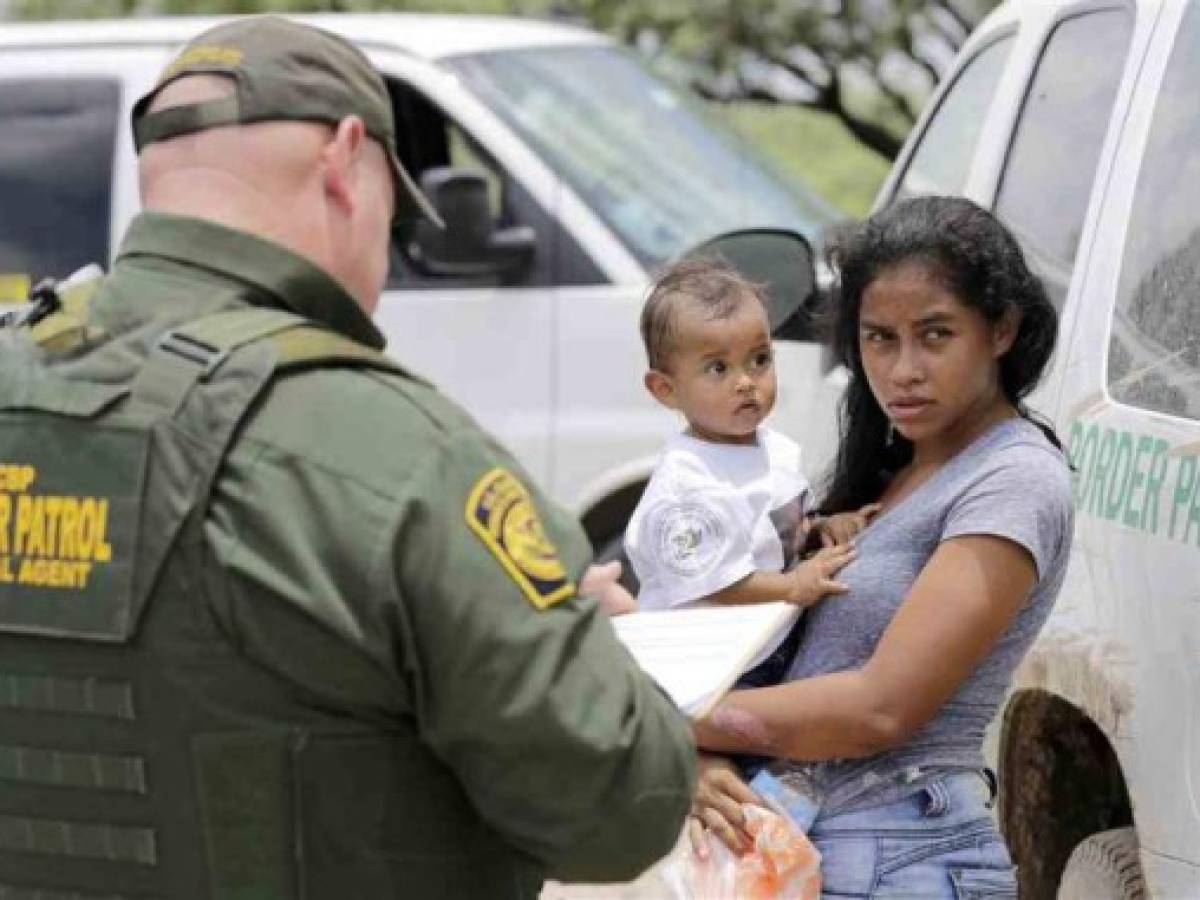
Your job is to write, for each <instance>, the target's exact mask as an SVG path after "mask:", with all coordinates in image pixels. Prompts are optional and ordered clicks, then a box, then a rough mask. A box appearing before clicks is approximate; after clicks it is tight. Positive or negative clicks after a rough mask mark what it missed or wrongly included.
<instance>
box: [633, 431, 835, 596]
mask: <svg viewBox="0 0 1200 900" xmlns="http://www.w3.org/2000/svg"><path fill="white" fill-rule="evenodd" d="M810 505H811V493H810V491H809V485H808V480H807V479H806V478H805V477H804V474H803V473H802V471H801V468H800V447H799V445H798V444H797V443H796V442H795V441H793V440H791V439H790V438H788V437H785V436H784V435H782V434H780V433H779V432H777V431H772V430H771V429H769V428H759V430H758V441H757V443H755V444H717V443H713V442H711V441H704V440H700V439H699V438H695V437H692V436H691V435H687V434H679V435H675V436H674V437H673V438H671V440H670V441H669V442H668V443H667V446H666V447H665V448H664V449H663V452H662V456H661V457H660V459H659V461H658V465H657V466H656V468H655V470H654V474H653V475H652V476H651V478H650V483H649V484H648V485H647V486H646V491H645V493H644V494H643V495H642V499H641V501H640V502H639V503H638V506H637V509H636V510H634V513H633V517H632V518H631V519H630V520H629V526H628V528H626V530H625V551H626V553H627V554H628V555H629V561H630V562H631V563H632V565H633V570H634V572H635V573H636V574H637V577H638V580H639V581H640V582H641V588H640V591H639V593H638V606H639V607H640V608H641V609H643V610H656V609H671V608H675V607H679V606H684V605H688V604H692V603H695V602H696V601H697V600H700V599H701V598H703V597H707V596H708V595H710V594H713V593H716V592H717V591H719V590H721V589H722V588H726V587H729V585H731V584H733V583H735V582H737V581H740V580H741V579H743V578H745V577H746V576H747V575H749V574H751V573H752V572H756V571H766V572H781V571H783V569H784V568H785V566H787V565H788V564H790V563H791V561H792V559H793V558H794V555H795V540H796V536H797V534H798V529H799V525H800V521H801V519H802V518H803V517H804V516H805V515H806V514H807V513H808V510H809V507H810Z"/></svg>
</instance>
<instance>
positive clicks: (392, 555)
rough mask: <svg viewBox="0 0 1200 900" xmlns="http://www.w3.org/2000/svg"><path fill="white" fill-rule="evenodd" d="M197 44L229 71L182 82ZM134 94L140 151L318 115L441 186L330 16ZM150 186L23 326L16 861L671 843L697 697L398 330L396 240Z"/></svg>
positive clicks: (2, 725)
mask: <svg viewBox="0 0 1200 900" xmlns="http://www.w3.org/2000/svg"><path fill="white" fill-rule="evenodd" d="M194 73H208V74H209V75H211V74H214V73H216V74H219V75H220V76H222V77H223V78H229V79H231V81H230V82H229V83H230V84H231V85H232V87H231V90H232V93H230V94H229V95H228V96H226V97H222V98H219V99H216V100H208V101H204V102H199V103H193V104H189V105H179V106H174V107H167V108H165V109H155V108H154V106H153V104H154V97H155V96H156V95H157V94H159V93H160V92H161V91H163V90H164V89H165V88H167V87H169V86H170V85H171V84H173V83H175V82H176V81H177V80H178V79H181V78H183V77H184V76H189V75H192V74H194ZM134 117H135V131H136V134H137V138H138V142H139V147H140V148H141V151H142V158H141V165H142V168H143V178H145V174H146V172H145V170H146V167H147V165H148V162H149V161H148V152H147V151H149V150H152V149H153V148H154V147H155V146H161V147H164V148H166V147H169V146H170V145H171V144H172V143H173V142H176V141H187V140H189V139H191V138H194V137H196V136H197V135H202V134H205V133H207V134H212V133H214V132H213V131H212V129H219V128H220V127H222V126H233V130H234V133H235V135H236V134H240V133H241V130H243V129H246V128H247V124H246V123H252V122H264V123H270V122H278V121H280V120H291V121H295V120H304V121H307V122H319V123H325V127H326V128H327V130H328V133H329V134H332V137H331V138H330V139H329V140H330V143H329V147H333V148H334V150H333V151H330V153H333V155H331V156H329V158H328V160H326V162H327V165H326V164H325V163H323V166H324V168H322V169H320V170H319V171H320V176H319V177H320V182H319V183H320V184H321V185H323V186H324V187H323V188H322V189H323V190H327V192H328V193H329V195H330V196H331V197H333V198H334V201H336V202H337V203H340V204H342V207H344V208H346V209H358V208H359V207H357V206H354V205H353V204H362V203H365V202H368V200H369V199H370V198H369V197H368V195H367V194H365V193H362V192H359V193H358V194H354V195H353V196H354V197H355V198H357V199H353V203H351V201H350V200H346V199H345V198H346V197H349V196H351V189H350V188H347V187H346V185H347V184H350V185H351V187H353V183H352V182H351V181H350V180H349V176H346V177H343V175H345V172H350V171H351V168H350V166H349V164H348V163H347V164H346V165H345V166H342V163H344V162H345V161H346V159H349V158H350V157H352V156H353V153H352V152H350V151H355V148H356V146H357V150H359V151H363V152H365V150H364V148H365V147H366V146H367V145H368V144H369V142H371V141H373V142H375V144H376V145H377V147H376V151H375V152H376V153H378V150H379V149H383V150H384V151H385V153H384V154H380V156H381V157H382V156H383V155H386V160H387V165H386V166H384V164H383V163H382V162H381V163H380V169H381V171H382V172H383V173H384V174H383V178H384V181H382V182H380V183H382V184H385V185H386V184H388V183H389V182H391V183H394V185H395V189H396V200H397V203H398V205H399V206H400V207H401V208H402V209H408V210H412V209H414V208H419V207H420V206H421V205H422V202H423V201H422V198H421V197H420V195H419V193H418V192H417V191H416V189H415V188H414V187H413V186H412V184H411V182H410V181H409V179H408V176H407V175H406V174H405V173H404V170H403V169H402V168H401V167H400V165H399V163H398V162H397V161H396V159H395V155H394V152H393V149H392V148H393V135H392V118H391V111H390V106H389V103H388V99H387V94H386V90H385V88H384V85H383V82H382V80H381V79H380V77H379V76H378V74H377V73H375V72H374V70H372V69H371V68H370V66H369V64H368V63H367V61H366V60H365V59H364V58H363V57H362V56H361V54H360V53H358V51H357V50H355V49H354V48H353V47H351V46H350V45H348V44H347V43H345V42H344V41H342V40H341V39H339V38H336V37H334V36H332V35H329V34H327V33H325V32H322V31H319V30H316V29H312V28H308V27H305V26H299V25H295V24H292V23H289V22H286V21H284V20H280V19H274V18H269V17H264V18H255V19H249V20H241V21H238V22H235V23H233V24H227V25H223V26H219V27H218V28H216V29H214V30H211V31H210V32H208V33H206V34H205V35H203V36H201V37H199V38H197V39H196V40H195V41H193V42H192V43H191V44H190V45H189V46H188V47H187V48H185V49H184V50H183V51H182V53H181V54H180V55H179V57H178V58H177V60H176V61H175V63H173V64H172V65H171V66H170V67H169V68H168V70H167V72H166V73H165V74H164V76H163V79H162V81H161V82H160V84H159V86H158V87H157V88H156V89H155V91H154V92H152V94H151V95H150V96H149V97H147V98H144V99H143V100H142V102H141V103H139V104H138V106H137V107H136V108H135V113H134ZM347 123H349V124H347ZM356 123H360V124H356ZM306 127H307V126H306ZM359 128H362V129H364V130H365V133H366V138H364V139H363V141H362V143H361V144H360V145H355V144H354V138H355V135H356V134H357V131H356V129H359ZM322 134H326V132H322ZM343 138H345V141H343ZM339 142H341V143H339ZM175 146H176V147H178V146H180V145H179V144H176V145H175ZM339 148H340V149H339ZM346 148H349V150H348V151H347V152H346V153H345V154H343V157H337V158H335V157H336V153H340V152H341V150H346ZM334 151H336V152H334ZM323 152H324V151H323ZM355 152H357V151H355ZM323 159H324V157H323ZM338 159H341V162H338ZM339 166H342V168H341V169H339ZM388 168H390V170H391V174H390V176H389V175H387V169H388ZM343 169H344V171H343ZM339 172H342V174H338V173H339ZM330 173H333V174H330ZM355 190H357V188H355ZM339 192H340V193H339ZM386 193H387V192H385V194H386ZM364 198H366V199H364ZM146 199H147V207H148V209H149V210H150V211H147V212H144V213H143V214H142V215H140V216H139V217H138V218H137V219H136V220H135V221H134V222H133V224H132V225H131V227H130V229H129V232H128V234H127V235H126V238H125V240H124V242H123V245H122V248H121V251H120V253H119V255H118V258H117V261H116V264H115V267H114V270H113V272H112V274H111V275H110V276H108V277H106V278H103V279H102V280H98V281H97V280H85V281H84V282H83V283H81V284H80V283H68V284H66V285H65V286H60V288H59V290H58V291H57V292H53V293H52V294H48V293H47V292H45V291H43V292H41V294H39V298H40V299H39V303H38V304H37V305H36V307H37V308H35V309H34V310H33V311H32V314H30V315H24V316H22V317H21V323H22V324H20V326H19V327H17V328H9V329H6V332H7V333H6V334H4V335H3V336H2V337H0V340H2V341H3V347H2V348H0V780H2V781H3V787H2V789H0V895H3V896H20V897H24V896H30V897H34V896H36V897H42V898H66V897H70V898H85V897H104V898H116V897H127V898H133V897H139V898H144V897H161V898H193V897H197V898H198V897H219V898H247V900H250V898H253V900H260V898H275V897H279V898H293V897H295V898H299V897H305V898H328V897H338V898H346V900H351V898H353V900H368V898H383V897H387V898H392V897H413V898H420V900H426V898H437V897H464V898H465V897H470V898H475V897H480V898H482V897H488V898H508V897H512V898H517V897H533V896H535V895H536V893H537V891H538V889H539V887H540V885H541V883H542V880H543V878H545V877H547V876H554V877H558V878H561V879H564V880H595V881H602V880H619V879H624V878H628V877H632V876H633V875H634V874H636V873H637V872H638V871H639V870H641V869H642V868H644V867H645V866H646V865H648V864H649V863H650V862H652V861H653V860H654V859H655V858H657V857H658V856H660V855H662V854H663V853H665V852H666V851H667V850H668V849H669V848H670V846H671V844H672V842H673V841H674V839H675V837H676V835H677V834H678V831H679V828H680V826H681V824H682V820H683V816H684V814H685V812H686V810H687V807H688V804H689V801H690V796H691V789H692V784H693V765H694V764H693V757H694V752H693V749H692V745H691V739H690V734H689V732H688V729H687V727H686V724H685V722H684V721H683V719H682V718H681V717H680V716H679V715H678V714H677V713H676V711H675V710H674V708H673V707H672V706H671V704H670V702H669V701H668V700H667V699H666V697H665V696H664V695H663V694H661V692H659V691H658V690H657V688H656V687H655V686H654V685H653V684H652V683H651V682H650V680H649V679H648V678H646V677H645V676H643V675H642V674H641V673H640V672H639V671H637V670H636V668H635V667H634V665H633V663H632V662H631V660H630V659H629V657H628V656H627V654H625V653H624V651H623V649H622V648H621V647H620V646H619V644H618V643H617V641H616V639H615V637H614V635H613V633H612V630H611V628H610V627H609V625H608V622H607V621H606V618H605V616H604V615H603V614H602V613H601V612H599V611H598V608H597V606H596V605H595V603H593V602H592V601H590V600H588V599H585V598H582V597H580V596H578V595H577V592H576V581H577V578H578V576H579V573H580V572H581V571H582V570H583V568H584V566H585V565H586V562H587V559H588V548H587V544H586V541H585V538H584V536H583V535H582V532H581V531H580V529H579V527H578V525H577V524H576V523H575V522H574V521H572V520H571V519H570V518H569V517H567V516H566V515H564V514H562V513H561V512H559V511H558V510H556V509H554V508H553V507H552V506H550V505H548V504H546V503H545V502H544V501H543V499H542V498H541V497H540V495H539V494H538V492H537V491H536V489H535V488H533V486H532V485H530V484H529V482H528V481H527V480H526V479H525V477H524V476H523V475H522V473H521V471H520V470H519V468H518V467H517V466H516V464H515V463H514V462H513V461H512V460H511V459H510V458H509V456H508V455H507V454H506V453H505V451H503V450H502V449H501V448H499V447H498V446H496V445H495V444H493V443H492V442H491V441H489V440H488V438H487V437H486V436H485V435H484V434H482V433H481V432H480V431H479V430H478V428H477V427H476V426H475V425H474V424H473V423H472V422H471V421H470V420H469V419H468V418H467V417H466V416H465V415H464V414H463V413H462V412H460V411H459V410H458V408H456V407H455V406H454V405H453V404H452V403H450V402H448V401H447V400H446V399H445V398H444V397H442V396H441V395H440V394H439V393H438V392H437V391H436V390H434V389H433V388H432V387H430V386H429V385H428V384H425V383H423V382H422V381H421V380H419V379H418V378H415V377H412V376H410V375H408V374H406V373H405V372H404V371H403V370H401V369H400V368H399V367H397V366H396V365H395V364H394V363H392V362H390V361H389V360H387V359H386V358H385V357H383V356H382V355H381V354H380V353H379V350H380V348H381V346H382V338H381V336H380V334H379V332H378V331H377V330H376V329H375V327H374V326H373V325H372V323H371V322H370V320H369V318H368V316H367V313H366V310H367V309H369V307H370V306H372V305H373V303H374V302H375V299H376V298H377V295H378V291H379V288H380V286H381V284H382V277H381V275H380V274H379V273H377V272H376V273H373V274H372V275H371V279H374V280H371V279H366V280H359V281H355V279H354V278H352V277H349V276H347V277H345V278H339V277H335V276H334V275H333V274H331V272H330V271H329V270H327V269H325V268H323V267H322V266H321V265H317V264H314V262H313V260H312V259H311V258H307V257H306V255H305V254H303V253H297V252H293V250H291V249H288V248H287V247H285V246H283V245H281V244H279V243H276V242H273V241H271V240H267V239H264V238H263V237H262V236H261V235H259V236H256V235H255V234H253V233H251V232H250V231H247V230H237V229H235V228H230V227H226V225H222V224H218V223H217V222H216V221H212V220H209V219H207V218H196V217H189V216H186V215H179V214H172V213H166V212H163V211H162V210H161V208H157V207H156V204H155V203H154V202H152V198H151V197H150V196H149V195H147V198H146ZM391 199H392V198H391V197H390V195H386V196H384V197H383V198H382V200H381V201H380V203H381V205H384V206H386V207H390V206H391ZM176 212H178V210H176ZM327 212H328V210H324V209H322V210H320V211H317V212H314V215H317V214H318V213H319V214H320V215H325V214H326V213H327ZM385 212H390V209H386V210H385ZM356 214H357V213H356ZM382 228H383V243H384V245H386V229H387V228H388V223H387V219H386V217H385V218H384V220H383V224H382ZM360 236H361V235H360ZM350 249H351V250H354V249H355V248H350ZM339 252H340V251H339ZM347 252H348V251H347ZM368 281H369V282H370V283H369V284H367V282H368ZM363 284H367V287H366V289H365V290H361V288H362V285H363ZM348 285H350V286H352V287H355V288H356V289H360V293H359V295H357V296H355V295H353V292H352V291H351V290H349V289H348V287H347V286H348ZM372 293H373V294H374V296H370V295H371V294H372ZM47 298H49V299H47Z"/></svg>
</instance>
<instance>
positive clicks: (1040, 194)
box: [996, 9, 1133, 309]
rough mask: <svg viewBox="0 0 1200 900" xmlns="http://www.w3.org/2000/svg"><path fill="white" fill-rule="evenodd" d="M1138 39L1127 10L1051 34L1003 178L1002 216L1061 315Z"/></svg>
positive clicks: (1076, 20) (1071, 22)
mask: <svg viewBox="0 0 1200 900" xmlns="http://www.w3.org/2000/svg"><path fill="white" fill-rule="evenodd" d="M1132 33H1133V16H1132V14H1131V13H1130V12H1128V11H1127V10H1125V9H1105V10H1100V11H1097V12H1091V13H1086V14H1084V15H1080V16H1075V17H1073V18H1070V19H1065V20H1064V21H1063V22H1061V23H1059V25H1058V26H1057V27H1055V29H1054V30H1053V31H1052V32H1051V34H1050V39H1049V40H1048V41H1047V42H1046V46H1045V49H1044V50H1043V51H1042V56H1041V59H1040V60H1039V62H1038V66H1037V70H1036V72H1035V73H1034V76H1033V81H1032V83H1031V84H1030V87H1029V92H1028V93H1027V94H1026V96H1025V102H1024V105H1023V106H1022V107H1021V114H1020V116H1019V118H1018V120H1017V126H1016V129H1015V135H1014V137H1013V141H1012V146H1011V147H1010V148H1009V152H1008V159H1007V161H1006V162H1005V166H1004V171H1003V172H1002V173H1001V176H1000V189H999V193H998V195H997V197H996V214H997V215H998V216H999V217H1000V218H1001V219H1002V220H1003V221H1004V222H1005V224H1007V225H1008V226H1009V227H1010V228H1011V229H1012V230H1013V232H1014V233H1015V234H1016V236H1017V239H1018V240H1019V241H1020V242H1021V246H1022V247H1023V248H1024V250H1025V253H1026V255H1027V256H1028V257H1029V262H1030V264H1031V265H1032V266H1033V268H1034V270H1035V271H1037V273H1038V274H1039V275H1041V276H1042V280H1043V282H1044V283H1045V285H1046V290H1047V291H1048V292H1049V294H1050V299H1051V300H1053V301H1054V305H1055V307H1056V308H1058V309H1061V308H1062V304H1063V301H1064V300H1065V299H1066V295H1067V286H1068V284H1070V281H1071V267H1072V266H1073V265H1074V262H1075V251H1076V250H1077V249H1078V247H1079V238H1080V234H1081V232H1082V231H1083V219H1084V216H1085V214H1086V213H1087V205H1088V197H1089V196H1091V191H1092V181H1093V180H1094V178H1095V175H1096V164H1097V163H1098V162H1099V160H1100V149H1101V146H1102V145H1103V143H1104V134H1105V132H1106V131H1107V130H1108V120H1109V118H1110V116H1111V114H1112V106H1113V101H1114V100H1115V99H1116V95H1117V86H1118V85H1119V84H1120V82H1121V72H1122V70H1123V69H1124V68H1125V57H1126V54H1127V53H1128V50H1129V39H1130V37H1131V36H1132Z"/></svg>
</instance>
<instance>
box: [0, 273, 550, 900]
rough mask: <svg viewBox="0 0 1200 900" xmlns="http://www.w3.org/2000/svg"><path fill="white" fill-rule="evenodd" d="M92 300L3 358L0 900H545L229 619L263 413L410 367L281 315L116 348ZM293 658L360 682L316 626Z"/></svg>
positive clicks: (375, 725) (461, 802) (507, 858)
mask: <svg viewBox="0 0 1200 900" xmlns="http://www.w3.org/2000/svg"><path fill="white" fill-rule="evenodd" d="M93 288H94V285H89V286H85V287H83V288H78V289H75V291H74V292H67V295H66V296H65V297H64V303H63V306H62V308H61V309H60V310H59V311H58V312H57V313H55V314H54V315H52V316H50V317H49V318H46V319H45V320H43V321H42V322H40V323H38V324H37V325H35V326H34V327H33V328H32V333H31V335H27V336H25V337H20V336H18V337H17V338H16V339H14V338H12V337H11V336H9V337H6V338H0V897H3V898H5V900H13V898H21V900H25V898H29V900H35V898H36V900H76V898H79V900H86V898H93V897H94V898H97V900H99V898H106V900H111V898H149V897H155V898H201V897H205V898H208V897H212V898H222V900H224V898H230V900H269V898H307V900H322V898H337V900H371V898H395V897H413V898H418V900H424V898H436V897H464V898H467V897H488V898H491V897H514V898H515V897H533V896H536V894H537V891H538V889H539V887H540V883H541V877H540V873H539V872H538V871H537V870H536V869H535V868H534V867H533V866H531V865H530V863H529V862H528V861H527V860H525V859H523V858H521V857H520V856H519V855H518V854H515V853H514V852H513V851H512V850H511V849H510V848H508V847H507V846H506V845H505V844H504V843H503V842H502V841H500V840H499V838H498V837H497V835H496V834H495V832H493V831H491V830H490V829H488V828H487V827H485V826H484V825H483V824H482V823H480V822H479V820H478V817H477V815H476V814H475V812H474V810H473V809H472V808H471V806H470V804H469V802H468V800H467V798H466V797H465V795H464V794H463V792H462V790H461V788H460V787H459V786H458V784H457V783H456V782H455V780H454V779H453V777H452V776H451V775H450V773H449V771H448V770H447V769H446V767H445V766H444V765H442V764H441V763H440V762H439V761H438V760H436V759H435V758H434V757H433V756H432V755H431V754H430V753H429V752H428V751H427V750H426V749H425V748H424V746H423V745H422V744H421V743H420V742H419V741H418V740H417V739H416V737H415V734H414V731H413V727H412V725H411V722H410V721H409V720H400V721H395V722H371V721H365V720H364V719H362V718H361V717H356V716H354V715H352V714H348V713H347V711H346V710H338V709H328V708H325V707H323V706H322V704H321V703H319V702H316V701H315V700H314V698H312V697H307V696H304V694H303V693H302V692H301V691H300V690H299V689H298V688H297V687H296V686H294V685H291V684H289V683H287V682H286V681H285V680H283V679H282V678H280V677H279V676H278V675H277V674H275V673H273V672H270V671H267V670H265V669H263V668H261V667H258V666H256V665H254V664H252V663H251V662H250V661H249V660H247V659H246V658H245V657H244V656H243V655H241V654H240V653H239V652H238V647H237V639H236V636H234V635H231V634H230V633H228V630H227V629H226V628H225V627H223V626H222V624H221V622H220V621H219V620H218V619H217V618H216V617H214V614H213V607H212V602H211V601H212V599H213V596H212V592H213V584H214V583H213V582H211V581H210V578H209V573H211V571H212V560H211V557H210V555H209V551H208V550H207V548H206V547H205V543H204V540H203V534H202V523H203V517H204V513H205V508H206V505H207V498H208V495H209V492H210V489H211V487H212V484H213V481H214V478H215V476H216V472H217V470H218V467H219V465H220V463H221V460H222V458H223V457H224V455H225V453H226V451H227V449H228V447H229V446H230V443H231V442H232V441H233V440H235V439H236V434H237V431H238V426H239V425H240V424H241V423H242V422H243V421H244V419H245V418H246V417H247V415H249V414H251V411H252V407H253V405H254V403H255V400H256V399H257V398H259V397H260V395H261V394H262V392H263V390H264V388H266V386H267V385H268V384H269V383H270V381H271V380H272V379H273V378H275V377H279V376H280V375H281V374H283V373H286V372H291V371H294V370H295V369H297V368H303V367H310V366H334V365H343V366H346V365H349V366H364V367H374V368H378V369H383V370H388V371H398V370H397V369H396V367H395V366H394V365H393V364H392V363H390V362H389V361H387V360H386V359H385V358H383V357H382V356H380V355H379V354H377V353H375V352H374V351H371V350H369V349H367V348H365V347H362V346H360V345H358V344H355V343H353V342H351V341H349V340H347V339H344V338H341V337H340V336H338V335H335V334H333V333H330V332H327V331H323V330H321V329H318V328H316V327H314V326H312V325H309V324H307V323H305V322H304V320H301V319H299V318H298V317H295V316H292V315H290V314H287V313H282V312H277V311H273V310H263V309H250V308H246V309H239V310H236V311H233V312H223V313H217V314H214V315H211V316H209V317H207V318H203V319H199V320H197V321H194V322H191V323H188V324H186V325H184V326H182V327H178V328H175V329H174V330H173V331H170V332H168V333H166V334H163V333H161V332H156V331H155V330H154V327H153V326H146V327H144V328H142V329H140V330H138V331H135V332H132V333H130V334H126V335H122V336H119V337H116V338H109V337H108V336H106V335H102V334H98V333H93V332H92V331H90V330H89V326H88V325H87V321H88V319H87V316H86V314H85V312H86V303H87V299H88V296H89V295H90V293H91V291H92V290H93ZM160 327H161V326H160ZM24 330H25V331H29V329H24ZM0 333H2V332H0ZM30 338H32V339H30ZM46 348H54V350H55V352H53V353H50V354H47V353H46ZM405 377H407V376H405ZM322 642H324V643H322ZM297 652H298V653H301V652H312V653H318V654H320V664H321V665H324V666H327V667H330V671H339V669H338V667H339V666H342V665H345V666H353V665H360V666H361V662H360V661H358V660H359V657H358V656H357V654H355V653H353V652H351V651H350V650H348V649H346V648H343V647H340V646H339V645H338V644H337V642H336V640H335V639H334V638H332V637H331V636H329V635H328V634H326V633H325V632H323V631H321V630H320V629H318V628H316V627H314V644H313V646H311V647H305V648H298V651H297ZM339 654H340V655H339Z"/></svg>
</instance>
